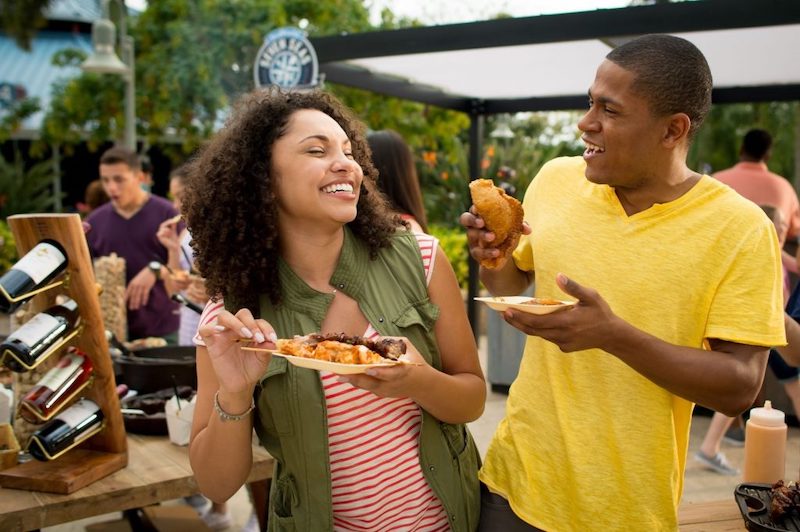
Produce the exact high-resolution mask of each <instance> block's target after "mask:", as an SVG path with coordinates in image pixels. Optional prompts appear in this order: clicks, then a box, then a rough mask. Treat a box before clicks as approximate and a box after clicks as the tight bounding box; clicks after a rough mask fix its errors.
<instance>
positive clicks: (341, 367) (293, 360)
mask: <svg viewBox="0 0 800 532" xmlns="http://www.w3.org/2000/svg"><path fill="white" fill-rule="evenodd" d="M242 349H243V350H245V351H266V352H268V353H272V355H273V356H279V357H283V358H285V359H286V360H288V361H289V363H290V364H292V365H295V366H297V367H298V368H308V369H316V370H319V371H330V372H331V373H336V374H337V375H354V374H357V373H364V372H366V371H367V370H368V369H370V368H390V367H392V366H397V365H399V364H410V365H414V366H417V365H419V364H416V363H413V362H405V361H402V360H399V361H397V362H392V361H387V362H380V363H378V364H342V363H340V362H328V361H327V360H319V359H316V358H306V357H296V356H294V355H287V354H284V353H281V352H280V351H276V350H274V349H259V348H257V347H243V348H242Z"/></svg>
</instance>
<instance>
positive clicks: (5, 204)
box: [0, 149, 57, 219]
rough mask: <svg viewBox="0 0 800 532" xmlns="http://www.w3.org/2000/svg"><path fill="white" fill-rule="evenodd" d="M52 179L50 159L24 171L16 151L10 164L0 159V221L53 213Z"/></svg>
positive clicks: (54, 198) (18, 153)
mask: <svg viewBox="0 0 800 532" xmlns="http://www.w3.org/2000/svg"><path fill="white" fill-rule="evenodd" d="M54 176H55V174H54V170H53V162H52V160H50V159H46V160H44V161H40V162H37V163H35V164H33V165H31V166H30V167H26V164H25V161H24V160H23V157H22V154H21V153H20V152H19V149H15V150H14V159H13V160H12V161H8V160H6V159H5V158H4V157H0V218H3V219H5V218H6V217H8V216H11V215H12V214H25V213H32V212H52V211H53V209H54V208H55V205H56V199H57V198H56V196H55V194H53V193H52V190H51V187H52V185H53V179H54Z"/></svg>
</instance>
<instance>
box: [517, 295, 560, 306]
mask: <svg viewBox="0 0 800 532" xmlns="http://www.w3.org/2000/svg"><path fill="white" fill-rule="evenodd" d="M522 304H523V305H563V304H564V302H563V301H559V300H558V299H553V298H552V297H534V298H531V299H529V300H528V301H525V302H524V303H522Z"/></svg>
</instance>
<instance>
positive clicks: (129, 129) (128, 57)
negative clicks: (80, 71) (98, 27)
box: [122, 35, 136, 152]
mask: <svg viewBox="0 0 800 532" xmlns="http://www.w3.org/2000/svg"><path fill="white" fill-rule="evenodd" d="M122 49H123V54H124V56H125V64H126V65H128V68H129V69H130V72H128V74H126V75H125V139H124V143H125V147H126V148H128V149H129V150H131V151H134V152H135V151H136V70H135V67H134V60H133V38H132V37H130V36H128V35H125V36H124V37H123V42H122Z"/></svg>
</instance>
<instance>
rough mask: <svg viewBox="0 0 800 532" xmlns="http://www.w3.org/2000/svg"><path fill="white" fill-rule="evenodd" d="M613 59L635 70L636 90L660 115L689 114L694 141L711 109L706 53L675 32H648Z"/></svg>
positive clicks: (615, 53) (622, 47)
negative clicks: (651, 33)
mask: <svg viewBox="0 0 800 532" xmlns="http://www.w3.org/2000/svg"><path fill="white" fill-rule="evenodd" d="M606 59H608V60H609V61H611V62H613V63H615V64H617V65H619V66H621V67H622V68H624V69H625V70H628V71H630V72H632V73H633V74H634V75H635V76H636V77H635V80H634V82H633V90H635V91H636V92H637V93H638V94H641V95H643V96H644V97H646V98H647V99H648V101H649V102H650V105H651V107H652V109H653V112H654V113H656V114H657V115H659V116H666V115H671V114H673V113H686V115H688V116H689V119H690V120H691V121H692V125H691V128H690V129H689V139H690V140H691V139H692V138H693V137H694V135H695V133H697V130H698V129H699V128H700V124H702V123H703V120H704V119H705V117H706V114H708V110H709V109H710V108H711V86H712V81H711V69H710V68H709V67H708V62H707V61H706V58H705V57H704V56H703V53H702V52H701V51H700V50H699V49H698V48H697V47H696V46H695V45H694V44H692V43H690V42H689V41H687V40H686V39H682V38H680V37H675V36H673V35H656V34H653V35H644V36H642V37H639V38H637V39H634V40H632V41H629V42H627V43H625V44H622V45H620V46H618V47H617V48H614V49H613V50H611V52H609V54H608V55H607V56H606Z"/></svg>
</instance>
